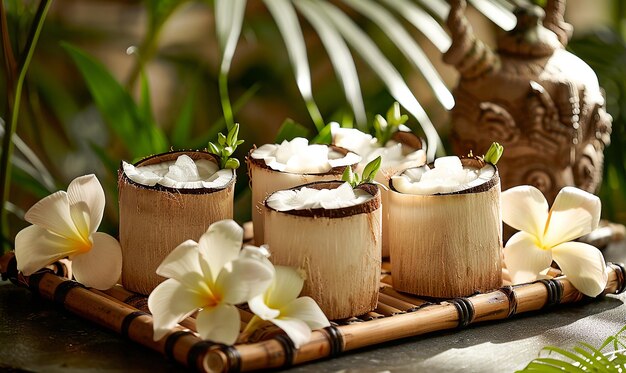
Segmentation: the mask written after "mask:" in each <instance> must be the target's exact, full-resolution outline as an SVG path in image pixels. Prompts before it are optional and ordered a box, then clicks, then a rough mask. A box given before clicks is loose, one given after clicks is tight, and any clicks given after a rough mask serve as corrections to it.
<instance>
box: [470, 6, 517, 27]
mask: <svg viewBox="0 0 626 373" xmlns="http://www.w3.org/2000/svg"><path fill="white" fill-rule="evenodd" d="M469 2H470V4H472V5H473V6H474V7H475V8H476V9H478V11H480V12H481V13H482V14H484V15H485V16H486V17H487V18H489V19H490V20H491V22H493V23H495V24H496V25H498V27H500V28H501V29H503V30H505V31H511V30H513V28H514V27H515V24H516V23H517V20H516V19H515V15H513V13H512V12H511V11H509V10H508V9H506V8H505V7H503V6H502V5H500V4H499V3H497V2H494V1H490V0H469Z"/></svg>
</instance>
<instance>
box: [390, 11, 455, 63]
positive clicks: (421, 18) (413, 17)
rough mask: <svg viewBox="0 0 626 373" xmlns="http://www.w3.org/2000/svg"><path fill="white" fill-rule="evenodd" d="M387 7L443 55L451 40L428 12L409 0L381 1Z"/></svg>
mask: <svg viewBox="0 0 626 373" xmlns="http://www.w3.org/2000/svg"><path fill="white" fill-rule="evenodd" d="M382 2H384V3H385V4H387V6H389V7H391V8H393V9H395V10H396V12H398V14H400V15H402V16H403V17H404V18H405V19H406V20H407V21H409V23H410V24H412V25H413V27H415V28H416V29H417V30H419V31H420V32H421V33H422V34H424V36H426V38H427V39H428V40H429V41H430V42H431V43H433V45H434V46H435V47H436V48H437V49H438V50H439V51H440V52H441V53H444V52H445V51H447V50H448V49H449V48H450V45H452V40H451V39H450V36H449V35H448V33H447V32H446V30H444V29H443V27H441V25H440V24H439V23H437V20H435V19H434V18H433V17H432V16H431V15H430V14H428V12H426V11H425V10H424V9H422V8H421V7H419V6H417V5H415V3H413V2H411V1H409V0H382Z"/></svg>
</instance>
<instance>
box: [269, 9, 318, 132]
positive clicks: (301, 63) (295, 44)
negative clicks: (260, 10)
mask: <svg viewBox="0 0 626 373" xmlns="http://www.w3.org/2000/svg"><path fill="white" fill-rule="evenodd" d="M263 2H264V3H265V5H266V6H267V9H268V10H269V11H270V13H271V14H272V17H273V18H274V21H275V22H276V25H277V26H278V30H279V31H280V33H281V35H282V37H283V41H284V42H285V45H286V46H287V53H288V55H289V60H290V61H291V65H292V66H293V69H294V73H295V75H296V84H297V86H298V89H299V90H300V94H301V95H302V97H303V98H304V101H305V103H306V106H307V109H308V110H309V114H310V115H311V119H313V122H314V123H315V127H316V128H317V130H318V131H321V130H322V128H324V121H323V119H322V116H321V114H320V112H319V109H318V108H317V105H316V104H315V101H314V99H313V90H312V88H311V71H310V68H309V61H308V58H307V52H306V44H305V43H304V36H303V35H302V29H301V28H300V23H299V22H298V16H297V15H296V11H295V9H294V8H293V5H292V4H291V1H290V0H264V1H263Z"/></svg>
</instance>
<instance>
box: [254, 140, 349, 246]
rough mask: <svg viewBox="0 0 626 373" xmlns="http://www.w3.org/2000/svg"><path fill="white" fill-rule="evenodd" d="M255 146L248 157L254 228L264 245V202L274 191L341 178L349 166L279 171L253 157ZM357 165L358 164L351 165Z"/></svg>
mask: <svg viewBox="0 0 626 373" xmlns="http://www.w3.org/2000/svg"><path fill="white" fill-rule="evenodd" d="M330 148H331V149H332V150H334V151H336V152H338V153H341V154H344V155H346V154H348V152H349V151H348V150H346V149H344V148H340V147H337V146H330ZM255 149H256V148H253V149H251V150H250V152H249V153H248V156H247V157H246V164H247V166H248V175H249V176H250V187H251V188H252V226H253V229H254V242H255V244H256V245H262V244H264V243H265V242H266V238H265V233H264V232H265V230H264V228H263V226H264V214H263V202H264V201H265V199H266V198H267V197H268V196H269V195H270V194H271V193H273V192H275V191H277V190H281V189H289V188H293V187H295V186H298V185H303V184H307V183H312V182H318V181H331V180H340V179H341V175H342V174H343V172H344V170H345V168H346V167H347V166H338V167H332V168H330V169H329V170H328V171H326V172H323V173H295V172H284V171H277V170H274V169H273V168H271V167H269V166H268V165H267V164H265V161H264V160H263V159H255V158H252V152H254V150H255ZM350 167H353V168H354V167H356V164H354V165H350Z"/></svg>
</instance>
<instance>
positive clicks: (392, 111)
mask: <svg viewBox="0 0 626 373" xmlns="http://www.w3.org/2000/svg"><path fill="white" fill-rule="evenodd" d="M407 120H409V117H408V116H407V115H405V114H404V115H403V114H401V113H400V104H399V103H397V102H394V103H393V105H391V107H390V108H389V110H387V119H385V118H383V117H382V115H380V114H377V115H376V117H374V131H375V132H376V139H377V140H378V144H380V146H385V144H387V141H389V140H391V136H393V134H394V133H396V132H397V131H398V128H400V126H401V125H403V124H404V123H406V121H407Z"/></svg>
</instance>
